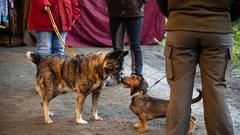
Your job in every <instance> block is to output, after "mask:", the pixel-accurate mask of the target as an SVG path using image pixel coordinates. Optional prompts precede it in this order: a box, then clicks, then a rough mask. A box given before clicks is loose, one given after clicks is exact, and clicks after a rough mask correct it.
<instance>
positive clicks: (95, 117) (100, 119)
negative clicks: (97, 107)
mask: <svg viewBox="0 0 240 135" xmlns="http://www.w3.org/2000/svg"><path fill="white" fill-rule="evenodd" d="M92 120H96V121H102V120H103V118H101V117H99V116H93V117H92Z"/></svg>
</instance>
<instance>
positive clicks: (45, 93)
mask: <svg viewBox="0 0 240 135" xmlns="http://www.w3.org/2000/svg"><path fill="white" fill-rule="evenodd" d="M127 54H128V51H123V50H116V51H102V52H97V53H90V54H87V55H77V56H75V57H74V58H69V57H66V58H63V57H59V56H55V55H51V56H47V57H42V56H39V55H35V54H34V53H32V52H27V53H26V57H27V59H28V60H30V61H32V62H33V63H35V64H36V66H37V74H36V91H37V94H38V95H39V96H40V97H42V102H41V104H42V107H43V112H44V117H45V122H46V123H47V124H50V123H53V121H52V119H51V118H50V117H49V115H51V114H52V113H50V112H49V109H48V104H49V101H50V100H51V99H53V98H54V97H56V96H58V95H59V94H62V93H66V92H76V94H77V97H76V111H75V112H76V121H77V123H80V124H87V121H85V120H83V119H82V109H83V103H84V100H85V99H86V97H87V95H89V94H90V93H92V119H93V120H102V118H101V117H99V116H98V114H97V109H96V108H97V103H98V99H99V95H100V91H101V89H102V88H103V87H104V85H105V80H106V78H107V77H108V76H113V77H114V76H116V75H117V74H118V73H119V72H120V71H121V69H122V67H121V61H122V60H123V58H124V56H126V55H127Z"/></svg>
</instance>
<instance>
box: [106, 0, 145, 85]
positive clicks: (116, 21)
mask: <svg viewBox="0 0 240 135" xmlns="http://www.w3.org/2000/svg"><path fill="white" fill-rule="evenodd" d="M144 3H145V1H144V0H106V4H107V8H108V15H109V27H110V31H111V37H112V45H113V49H114V50H116V49H123V48H124V36H125V33H126V32H127V35H128V38H129V41H130V50H131V58H132V74H138V75H142V70H143V59H142V49H141V45H140V34H141V29H142V22H143V5H144ZM122 65H123V62H122ZM116 78H117V80H116V81H117V82H119V79H120V75H118V76H117V77H116ZM116 81H114V80H108V81H107V85H114V84H116V83H117V82H116Z"/></svg>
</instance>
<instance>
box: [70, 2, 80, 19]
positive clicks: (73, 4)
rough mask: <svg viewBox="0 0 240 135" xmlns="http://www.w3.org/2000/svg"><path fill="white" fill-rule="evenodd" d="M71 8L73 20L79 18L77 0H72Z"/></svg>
mask: <svg viewBox="0 0 240 135" xmlns="http://www.w3.org/2000/svg"><path fill="white" fill-rule="evenodd" d="M72 9H73V21H77V20H79V19H80V9H79V4H78V0H72Z"/></svg>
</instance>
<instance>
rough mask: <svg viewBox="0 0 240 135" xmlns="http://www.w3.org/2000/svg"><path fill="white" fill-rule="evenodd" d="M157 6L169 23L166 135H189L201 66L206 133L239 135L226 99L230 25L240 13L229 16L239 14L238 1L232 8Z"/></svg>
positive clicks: (189, 0) (169, 2)
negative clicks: (193, 95) (194, 91)
mask: <svg viewBox="0 0 240 135" xmlns="http://www.w3.org/2000/svg"><path fill="white" fill-rule="evenodd" d="M157 2H158V6H159V7H160V10H161V11H162V13H163V14H165V16H166V17H168V22H167V28H166V29H167V44H166V47H165V49H164V55H165V62H166V74H167V81H168V84H169V86H170V103H169V106H168V110H167V119H166V135H186V134H187V129H188V122H189V118H190V106H191V99H192V93H193V86H194V77H195V71H196V66H197V64H199V67H200V72H201V80H202V91H203V107H204V119H205V125H206V129H207V133H208V134H209V135H234V130H233V123H232V119H231V116H230V112H229V109H228V106H227V103H226V100H225V97H224V93H225V91H226V71H227V66H228V63H229V61H230V55H231V47H232V45H233V39H232V22H231V21H233V20H234V19H236V18H237V17H239V13H240V12H238V13H237V12H235V13H233V14H230V11H231V7H232V6H236V7H238V8H239V6H240V5H239V4H240V3H239V2H240V1H239V0H238V2H237V1H235V3H234V4H235V5H232V4H233V2H234V0H204V1H203V0H157ZM237 4H238V6H237ZM232 11H236V10H232ZM237 14H238V15H237ZM231 15H232V16H231ZM230 16H231V17H232V19H233V20H231V17H230Z"/></svg>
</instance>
